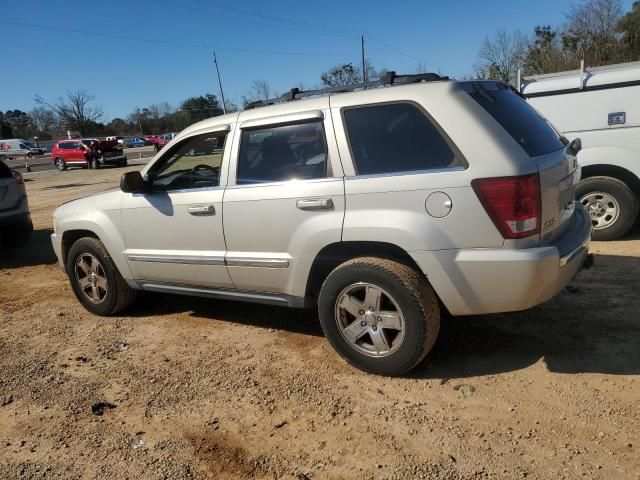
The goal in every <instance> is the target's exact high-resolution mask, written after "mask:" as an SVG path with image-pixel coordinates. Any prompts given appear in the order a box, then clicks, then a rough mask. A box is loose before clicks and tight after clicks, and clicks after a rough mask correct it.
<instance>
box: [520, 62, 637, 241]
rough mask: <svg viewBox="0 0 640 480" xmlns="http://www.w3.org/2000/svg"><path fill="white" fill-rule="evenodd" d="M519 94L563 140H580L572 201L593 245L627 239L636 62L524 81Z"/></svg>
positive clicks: (633, 205)
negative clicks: (584, 215)
mask: <svg viewBox="0 0 640 480" xmlns="http://www.w3.org/2000/svg"><path fill="white" fill-rule="evenodd" d="M520 93H521V94H522V95H523V96H524V97H525V98H526V99H527V101H528V102H529V103H530V104H531V105H532V106H533V107H534V108H536V109H537V110H538V111H539V112H540V113H541V114H542V115H543V116H544V117H545V118H546V119H547V120H548V121H549V122H550V123H552V124H553V126H554V127H555V128H556V129H558V130H559V131H560V132H561V133H562V135H564V136H565V137H566V138H567V139H569V140H573V139H575V138H580V139H581V141H582V150H581V151H580V153H579V154H578V163H579V165H580V166H581V167H582V174H581V181H580V183H579V184H578V187H577V189H576V196H577V199H578V200H579V201H580V203H582V204H583V205H584V206H585V208H586V209H587V211H588V212H589V215H590V216H591V221H592V224H593V238H594V240H613V239H615V238H618V237H621V236H622V235H624V234H625V233H627V232H628V231H629V230H630V229H631V228H632V227H633V225H634V223H635V222H636V220H637V218H638V204H639V201H640V62H633V63H625V64H619V65H609V66H606V67H596V68H591V67H589V68H584V66H583V67H582V68H580V69H579V70H573V71H568V72H560V73H554V74H547V75H536V76H532V77H525V78H524V79H523V82H521V88H520Z"/></svg>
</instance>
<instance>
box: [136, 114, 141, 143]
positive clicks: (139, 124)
mask: <svg viewBox="0 0 640 480" xmlns="http://www.w3.org/2000/svg"><path fill="white" fill-rule="evenodd" d="M136 110H137V115H138V127H140V136H142V120H141V119H140V109H139V108H137V109H136Z"/></svg>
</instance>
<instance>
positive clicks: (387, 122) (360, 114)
mask: <svg viewBox="0 0 640 480" xmlns="http://www.w3.org/2000/svg"><path fill="white" fill-rule="evenodd" d="M343 117H344V123H345V127H346V130H347V137H348V138H349V144H350V146H351V154H352V156H353V160H354V162H355V165H354V166H355V169H356V172H357V174H358V175H375V174H389V173H402V172H412V171H422V170H434V169H441V168H449V167H461V166H465V163H464V160H462V159H460V158H458V155H456V153H455V152H454V151H453V149H452V148H451V147H450V146H449V144H448V143H447V141H446V140H445V138H444V137H443V135H442V134H441V133H440V131H439V130H438V128H436V126H435V125H434V124H433V123H432V122H431V121H430V120H429V119H428V118H427V117H426V116H425V114H424V113H422V111H420V109H418V108H417V107H416V106H415V105H412V104H410V103H389V104H382V105H371V106H366V107H357V108H347V109H345V110H344V111H343Z"/></svg>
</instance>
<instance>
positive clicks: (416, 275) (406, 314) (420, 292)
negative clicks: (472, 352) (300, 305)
mask: <svg viewBox="0 0 640 480" xmlns="http://www.w3.org/2000/svg"><path fill="white" fill-rule="evenodd" d="M376 290H377V291H378V292H379V293H380V294H381V295H380V298H381V299H382V300H381V301H380V300H378V301H377V304H376V305H373V304H375V303H376V301H375V298H376V297H377V294H376ZM370 293H371V297H368V295H369V294H370ZM372 300H373V301H372ZM369 304H371V305H369ZM370 306H373V308H374V310H373V311H370V310H369V307H370ZM343 307H344V308H343ZM360 307H362V310H359V309H360ZM351 312H353V313H351ZM361 312H364V313H365V314H364V315H362V314H361ZM378 312H379V314H380V315H379V316H378V315H377V314H378ZM318 314H319V317H320V324H321V325H322V330H323V332H324V334H325V336H326V337H327V340H328V341H329V343H330V344H331V346H332V347H333V348H334V349H335V350H336V351H337V352H338V354H339V355H340V356H341V357H342V358H343V359H345V360H346V361H347V362H348V363H350V364H351V365H354V366H355V367H357V368H359V369H361V370H364V371H366V372H369V373H373V374H377V375H387V376H397V375H402V374H404V373H406V372H408V371H409V370H411V369H412V368H414V367H416V366H417V365H418V364H419V363H420V362H421V361H422V360H423V359H424V357H425V356H426V355H427V354H428V353H429V351H430V350H431V349H432V348H433V345H434V344H435V342H436V339H437V337H438V331H439V330H440V310H439V306H438V300H437V297H436V294H435V292H434V291H433V289H432V288H431V286H430V285H429V284H428V282H427V280H426V278H425V277H424V276H423V275H422V274H421V273H420V272H417V271H416V270H414V269H413V268H411V267H408V266H406V265H404V264H402V263H398V262H395V261H392V260H386V259H381V258H375V257H360V258H354V259H352V260H349V261H347V262H345V263H343V264H342V265H339V266H338V267H336V268H335V269H334V270H333V271H332V272H331V273H330V274H329V276H328V277H327V278H326V280H325V281H324V283H323V285H322V288H321V290H320V296H319V298H318ZM383 318H387V319H388V320H386V325H387V326H385V320H384V319H383ZM392 324H394V325H395V326H391V325H392ZM347 327H349V328H347ZM349 337H350V338H351V339H348V338H349ZM374 338H377V341H374ZM380 338H383V339H384V340H385V341H384V342H381V340H380ZM354 339H355V341H354ZM376 345H378V347H380V345H383V348H382V349H379V348H376ZM387 346H388V349H387V350H386V351H385V350H384V348H385V347H387Z"/></svg>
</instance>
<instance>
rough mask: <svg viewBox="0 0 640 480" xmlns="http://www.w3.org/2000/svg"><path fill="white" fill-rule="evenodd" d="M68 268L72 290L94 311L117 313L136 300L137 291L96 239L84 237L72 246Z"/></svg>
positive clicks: (86, 306) (82, 302)
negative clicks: (128, 282) (123, 276)
mask: <svg viewBox="0 0 640 480" xmlns="http://www.w3.org/2000/svg"><path fill="white" fill-rule="evenodd" d="M66 269H67V275H68V276H69V281H70V282H71V287H72V289H73V293H75V295H76V297H77V298H78V300H79V301H80V303H81V304H82V305H83V306H84V308H86V309H87V310H89V311H90V312H91V313H94V314H96V315H102V316H108V315H114V314H116V313H118V312H120V311H122V310H124V309H125V308H127V307H128V306H129V305H131V304H132V303H133V301H134V300H135V297H136V291H135V290H133V289H132V288H131V287H129V285H128V284H127V282H126V281H125V280H124V279H123V278H122V275H120V272H119V271H118V269H117V268H116V266H115V264H114V263H113V260H112V259H111V257H110V256H109V253H108V252H107V250H106V248H105V247H104V245H103V244H102V242H101V241H100V240H98V239H96V238H92V237H85V238H81V239H80V240H78V241H77V242H76V243H74V244H73V245H72V246H71V248H70V249H69V254H68V256H67V264H66Z"/></svg>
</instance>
